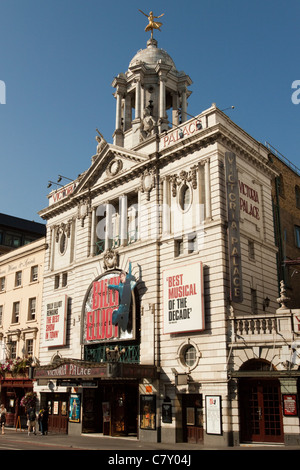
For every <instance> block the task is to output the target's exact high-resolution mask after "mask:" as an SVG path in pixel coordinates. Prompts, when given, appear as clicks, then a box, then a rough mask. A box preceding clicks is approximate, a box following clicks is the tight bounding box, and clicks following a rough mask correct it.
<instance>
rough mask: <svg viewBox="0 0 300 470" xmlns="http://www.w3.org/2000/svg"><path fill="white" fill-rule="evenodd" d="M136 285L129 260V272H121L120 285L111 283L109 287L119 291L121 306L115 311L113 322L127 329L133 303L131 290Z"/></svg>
mask: <svg viewBox="0 0 300 470" xmlns="http://www.w3.org/2000/svg"><path fill="white" fill-rule="evenodd" d="M135 286H136V280H135V278H134V276H132V275H131V262H129V273H128V274H126V272H125V271H122V272H121V274H120V283H119V284H118V285H114V284H109V285H108V288H109V289H114V290H117V291H118V292H119V308H118V309H117V310H114V311H113V314H112V324H113V325H119V327H120V328H121V329H122V330H123V331H126V329H127V325H128V317H129V311H130V304H131V291H132V290H133V289H134V288H135Z"/></svg>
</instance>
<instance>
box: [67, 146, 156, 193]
mask: <svg viewBox="0 0 300 470" xmlns="http://www.w3.org/2000/svg"><path fill="white" fill-rule="evenodd" d="M148 159H149V157H148V156H146V155H143V154H141V153H137V152H134V151H130V150H126V149H124V148H122V147H118V146H115V145H110V144H107V145H105V146H104V147H103V148H102V149H101V151H100V152H99V153H97V154H96V155H94V156H93V157H92V165H91V167H90V168H89V169H88V170H87V171H86V173H85V175H84V177H83V178H82V180H81V182H80V184H78V185H77V187H76V193H77V194H78V193H80V192H81V191H83V190H84V189H85V188H89V189H91V188H92V187H94V186H98V185H101V184H106V183H108V182H110V181H111V182H115V183H116V182H117V180H118V179H119V178H121V179H122V176H125V175H129V174H130V173H131V172H132V171H135V170H136V169H137V168H138V167H140V166H141V165H143V164H144V163H145V162H147V161H148Z"/></svg>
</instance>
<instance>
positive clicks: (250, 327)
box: [229, 310, 300, 346]
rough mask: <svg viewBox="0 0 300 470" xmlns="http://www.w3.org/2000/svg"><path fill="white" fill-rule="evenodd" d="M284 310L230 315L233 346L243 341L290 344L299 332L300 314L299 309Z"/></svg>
mask: <svg viewBox="0 0 300 470" xmlns="http://www.w3.org/2000/svg"><path fill="white" fill-rule="evenodd" d="M285 312H286V313H276V314H275V315H267V314H266V315H253V314H252V315H247V316H245V315H243V316H238V317H233V316H231V317H230V318H229V321H230V325H231V327H230V332H231V342H232V344H233V345H235V346H238V344H244V343H245V342H246V343H247V344H249V343H251V344H253V343H254V344H255V343H256V344H257V345H258V344H262V343H263V344H266V343H272V344H274V343H275V342H276V343H285V344H286V343H288V344H290V343H291V342H292V341H294V340H295V339H297V335H299V334H300V330H299V325H300V322H299V320H298V318H299V319H300V315H299V313H298V312H299V311H298V312H297V311H294V312H292V311H290V310H286V311H285ZM299 339H300V337H299Z"/></svg>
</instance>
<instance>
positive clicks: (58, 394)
mask: <svg viewBox="0 0 300 470" xmlns="http://www.w3.org/2000/svg"><path fill="white" fill-rule="evenodd" d="M34 378H35V380H36V391H37V392H39V393H40V403H41V407H46V406H47V407H48V410H49V422H48V424H49V432H51V431H52V432H58V433H68V434H81V433H102V434H104V435H109V436H128V435H131V436H138V423H139V386H140V383H141V382H142V381H143V380H148V381H149V380H150V381H154V380H155V379H157V369H156V367H154V366H148V365H139V364H121V363H100V364H97V363H88V362H86V361H81V360H75V359H74V360H61V361H60V363H59V364H58V363H55V364H53V365H51V364H49V365H47V366H41V367H38V368H36V370H35V376H34Z"/></svg>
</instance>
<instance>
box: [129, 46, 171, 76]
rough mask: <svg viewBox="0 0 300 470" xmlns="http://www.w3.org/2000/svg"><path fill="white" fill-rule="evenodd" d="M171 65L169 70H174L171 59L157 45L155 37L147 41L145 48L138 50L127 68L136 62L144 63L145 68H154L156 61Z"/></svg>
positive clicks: (136, 63)
mask: <svg viewBox="0 0 300 470" xmlns="http://www.w3.org/2000/svg"><path fill="white" fill-rule="evenodd" d="M160 61H161V62H162V63H164V64H166V65H170V66H171V70H173V71H175V72H176V67H175V64H174V61H173V59H172V58H171V57H170V56H169V54H168V53H167V52H166V51H164V50H163V49H159V48H158V47H157V41H156V40H155V39H149V41H147V48H146V49H141V50H139V51H138V52H137V53H136V54H135V56H134V57H133V59H132V60H131V62H130V64H129V70H130V69H131V68H132V67H134V66H135V65H138V64H144V65H145V67H146V68H152V69H154V68H155V67H156V65H157V63H158V62H160Z"/></svg>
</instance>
